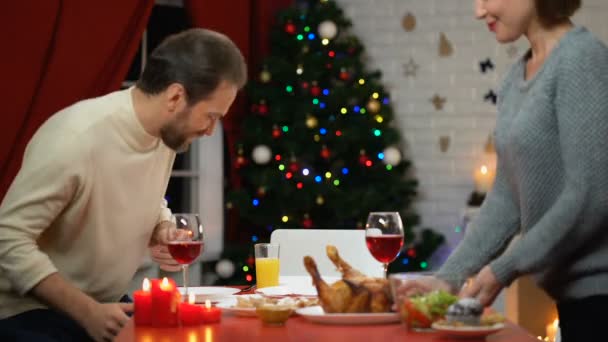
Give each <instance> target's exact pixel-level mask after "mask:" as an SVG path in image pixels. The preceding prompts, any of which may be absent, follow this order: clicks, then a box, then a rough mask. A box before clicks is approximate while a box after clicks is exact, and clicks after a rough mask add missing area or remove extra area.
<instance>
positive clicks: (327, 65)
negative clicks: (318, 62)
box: [325, 63, 334, 69]
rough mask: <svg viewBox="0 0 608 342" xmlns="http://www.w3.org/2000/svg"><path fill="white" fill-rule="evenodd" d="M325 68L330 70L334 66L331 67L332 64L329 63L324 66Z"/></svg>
mask: <svg viewBox="0 0 608 342" xmlns="http://www.w3.org/2000/svg"><path fill="white" fill-rule="evenodd" d="M325 67H326V68H327V69H331V68H333V67H334V66H333V64H331V63H327V64H325Z"/></svg>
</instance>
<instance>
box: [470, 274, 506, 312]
mask: <svg viewBox="0 0 608 342" xmlns="http://www.w3.org/2000/svg"><path fill="white" fill-rule="evenodd" d="M502 288H503V286H502V284H500V283H499V282H498V280H497V279H496V276H495V275H494V272H492V269H491V268H490V266H485V267H484V268H482V269H481V271H479V273H478V274H477V276H476V277H475V279H474V280H473V281H472V282H471V283H470V284H469V285H468V286H465V287H464V288H463V289H462V291H460V297H473V298H477V299H478V300H479V302H480V303H481V305H483V306H490V305H492V303H493V302H494V300H495V299H496V296H498V294H499V293H500V291H501V290H502Z"/></svg>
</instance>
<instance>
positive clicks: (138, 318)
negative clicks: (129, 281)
mask: <svg viewBox="0 0 608 342" xmlns="http://www.w3.org/2000/svg"><path fill="white" fill-rule="evenodd" d="M141 288H142V289H141V290H137V291H135V292H133V302H134V306H135V309H134V310H135V312H134V319H135V325H149V324H151V323H152V294H151V293H150V281H149V280H148V278H145V279H144V281H143V283H142V286H141Z"/></svg>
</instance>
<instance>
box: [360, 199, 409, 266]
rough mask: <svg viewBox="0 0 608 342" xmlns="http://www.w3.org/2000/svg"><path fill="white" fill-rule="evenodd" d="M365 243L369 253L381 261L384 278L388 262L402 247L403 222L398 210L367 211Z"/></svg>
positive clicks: (395, 256)
mask: <svg viewBox="0 0 608 342" xmlns="http://www.w3.org/2000/svg"><path fill="white" fill-rule="evenodd" d="M365 243H366V244H367V249H368V250H369V252H370V253H371V255H372V256H373V257H374V258H376V260H378V261H380V262H381V263H382V267H383V268H384V277H385V278H386V276H387V273H388V264H389V263H390V262H391V261H393V260H395V258H397V256H398V255H399V251H401V247H403V222H402V221H401V216H400V215H399V212H396V211H377V212H371V213H369V215H368V216H367V222H366V223H365Z"/></svg>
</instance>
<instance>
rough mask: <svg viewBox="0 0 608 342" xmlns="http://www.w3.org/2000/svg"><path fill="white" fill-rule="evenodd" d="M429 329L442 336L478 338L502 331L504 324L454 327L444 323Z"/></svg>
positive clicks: (436, 323)
mask: <svg viewBox="0 0 608 342" xmlns="http://www.w3.org/2000/svg"><path fill="white" fill-rule="evenodd" d="M431 327H432V328H433V329H435V330H436V331H438V332H439V333H441V334H443V335H449V336H458V337H469V338H480V337H485V336H488V335H490V334H493V333H495V332H497V331H499V330H501V329H503V328H504V327H505V325H504V323H494V324H492V325H478V326H469V325H462V326H454V325H450V324H446V322H435V323H433V324H432V325H431Z"/></svg>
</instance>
